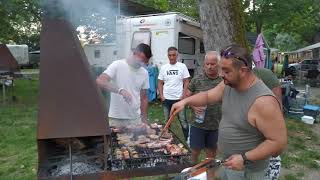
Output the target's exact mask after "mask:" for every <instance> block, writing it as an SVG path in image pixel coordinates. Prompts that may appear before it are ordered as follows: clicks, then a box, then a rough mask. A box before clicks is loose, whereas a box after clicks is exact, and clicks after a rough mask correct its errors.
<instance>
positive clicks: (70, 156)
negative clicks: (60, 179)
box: [69, 139, 73, 180]
mask: <svg viewBox="0 0 320 180" xmlns="http://www.w3.org/2000/svg"><path fill="white" fill-rule="evenodd" d="M69 158H70V180H72V172H73V169H72V148H71V139H70V140H69Z"/></svg>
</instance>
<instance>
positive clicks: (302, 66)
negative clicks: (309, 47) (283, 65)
mask: <svg viewBox="0 0 320 180" xmlns="http://www.w3.org/2000/svg"><path fill="white" fill-rule="evenodd" d="M290 67H292V68H295V70H296V71H308V70H315V69H317V70H318V71H320V60H319V59H304V60H302V61H301V62H299V63H293V64H289V68H290Z"/></svg>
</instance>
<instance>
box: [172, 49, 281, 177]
mask: <svg viewBox="0 0 320 180" xmlns="http://www.w3.org/2000/svg"><path fill="white" fill-rule="evenodd" d="M219 65H220V67H221V74H220V75H221V77H222V78H223V81H224V83H220V84H219V85H217V86H216V87H215V88H213V89H211V90H209V91H207V92H202V93H198V94H196V95H193V96H191V97H188V98H186V99H183V100H181V101H180V102H177V103H175V104H174V105H173V106H172V109H171V113H172V114H173V113H177V112H179V111H180V110H181V109H182V108H184V106H185V105H187V104H188V105H191V106H204V105H206V104H215V103H218V102H222V118H221V121H220V125H219V138H218V149H219V151H220V152H221V154H222V156H223V158H225V162H224V166H223V169H222V179H225V180H246V179H254V180H260V179H263V178H264V176H265V170H266V168H267V165H268V163H269V162H268V160H269V158H270V156H277V155H279V154H280V153H281V152H282V151H283V150H284V149H285V147H286V145H287V130H286V126H285V122H284V117H283V114H282V111H281V104H280V103H279V102H278V100H277V98H276V97H275V95H274V94H273V93H272V92H271V90H270V89H268V87H267V86H266V85H265V84H264V83H263V82H262V81H261V80H260V79H258V78H257V76H256V75H255V74H254V73H253V72H252V60H251V58H250V56H249V53H248V52H247V50H246V49H245V48H242V47H240V46H238V45H231V46H229V47H227V48H225V49H223V50H222V51H221V61H220V63H219Z"/></svg>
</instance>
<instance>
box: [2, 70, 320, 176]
mask: <svg viewBox="0 0 320 180" xmlns="http://www.w3.org/2000/svg"><path fill="white" fill-rule="evenodd" d="M37 79H38V78H37V75H33V76H32V80H27V79H19V80H16V81H15V86H14V95H15V96H16V99H17V101H16V102H12V100H11V95H12V94H11V92H10V90H9V92H7V102H6V104H2V102H1V103H0V124H1V126H0V147H1V148H0V179H1V180H2V179H4V180H7V179H21V180H22V179H23V180H26V179H35V178H36V171H37V147H36V121H37V95H38V85H39V84H38V83H39V82H38V80H37ZM0 92H1V93H2V91H1V90H0ZM1 100H2V99H1ZM149 118H150V120H151V121H153V122H163V121H164V117H163V114H162V107H161V104H160V103H159V102H156V103H153V104H151V105H150V108H149ZM315 127H318V130H319V131H320V128H319V127H320V125H319V124H317V125H314V126H309V125H306V124H303V123H301V122H300V121H299V120H297V119H294V118H287V128H288V133H289V145H288V148H287V151H286V152H284V153H283V155H282V165H283V167H284V168H285V171H284V174H283V175H282V177H281V179H287V180H294V179H302V177H306V176H307V175H308V172H317V171H318V172H319V171H320V167H319V164H318V162H320V136H319V134H316V131H315V130H314V128H315ZM171 128H172V129H173V130H174V131H175V132H177V134H178V136H179V137H180V138H181V139H183V138H182V137H183V136H182V131H181V128H180V125H179V123H178V121H175V122H174V123H173V125H172V127H171ZM202 158H203V155H202ZM317 161H318V162H317ZM134 179H141V180H143V179H146V180H147V179H164V177H163V176H158V177H142V178H134ZM317 179H320V176H319V177H318V178H317Z"/></svg>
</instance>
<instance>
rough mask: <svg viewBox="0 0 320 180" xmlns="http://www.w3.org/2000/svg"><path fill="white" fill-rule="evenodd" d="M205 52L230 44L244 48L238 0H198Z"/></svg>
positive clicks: (240, 8) (242, 24) (241, 16)
mask: <svg viewBox="0 0 320 180" xmlns="http://www.w3.org/2000/svg"><path fill="white" fill-rule="evenodd" d="M198 5H199V14H200V24H201V28H202V30H203V39H204V47H205V50H206V51H208V50H216V51H218V50H220V49H221V48H223V47H225V46H227V45H230V44H235V43H236V44H239V45H241V46H246V41H245V33H244V23H243V10H242V7H241V1H240V0H198Z"/></svg>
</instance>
